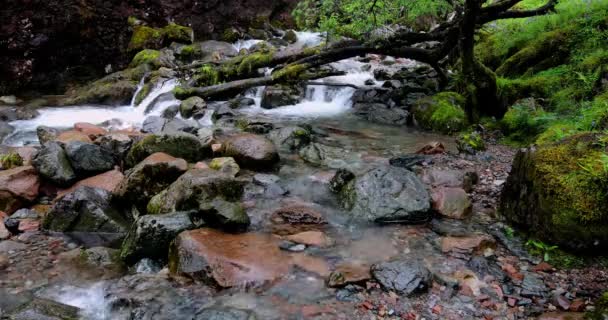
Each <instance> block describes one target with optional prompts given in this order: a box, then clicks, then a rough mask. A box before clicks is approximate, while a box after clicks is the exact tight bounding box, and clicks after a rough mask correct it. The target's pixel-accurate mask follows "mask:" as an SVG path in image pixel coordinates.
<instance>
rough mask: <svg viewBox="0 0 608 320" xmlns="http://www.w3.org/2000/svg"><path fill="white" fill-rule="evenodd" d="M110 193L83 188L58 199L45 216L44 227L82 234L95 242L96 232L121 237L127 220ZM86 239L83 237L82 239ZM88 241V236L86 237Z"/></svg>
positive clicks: (76, 234)
mask: <svg viewBox="0 0 608 320" xmlns="http://www.w3.org/2000/svg"><path fill="white" fill-rule="evenodd" d="M109 200H110V192H108V191H106V190H103V189H96V188H91V187H80V188H78V189H76V190H75V191H74V192H72V193H68V194H66V195H65V196H64V197H63V198H61V199H60V200H59V201H57V202H55V204H54V205H53V208H52V209H51V211H50V212H49V213H48V215H47V216H46V217H45V219H44V222H43V228H44V229H47V230H50V231H59V232H64V233H70V234H74V235H75V236H77V237H78V236H79V235H78V234H79V233H80V234H82V236H83V237H84V238H86V237H89V236H90V237H91V241H94V239H93V238H94V236H95V234H96V233H101V234H108V236H109V237H110V238H111V239H114V240H116V239H120V238H122V236H123V235H124V233H126V231H127V229H126V225H127V223H126V221H125V219H124V218H123V217H122V216H121V215H120V213H118V212H117V211H116V210H115V209H114V208H112V207H111V206H110V201H109ZM80 240H83V239H80ZM84 240H86V239H84Z"/></svg>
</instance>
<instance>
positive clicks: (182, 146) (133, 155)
mask: <svg viewBox="0 0 608 320" xmlns="http://www.w3.org/2000/svg"><path fill="white" fill-rule="evenodd" d="M156 152H164V153H167V154H169V155H172V156H174V157H176V158H183V159H185V160H186V161H189V162H196V161H199V160H202V159H204V158H205V157H207V156H209V155H210V154H211V146H210V145H209V144H207V143H205V142H203V141H201V140H200V139H199V138H197V137H196V136H195V135H193V134H190V133H185V132H182V133H173V134H162V135H149V136H147V137H145V138H143V139H142V140H141V141H139V142H137V143H136V144H134V145H133V147H132V148H131V150H130V151H129V153H128V154H127V159H126V161H127V165H128V166H129V167H133V166H135V165H136V164H138V163H139V162H141V161H142V160H144V159H145V158H146V157H148V156H149V155H151V154H153V153H156Z"/></svg>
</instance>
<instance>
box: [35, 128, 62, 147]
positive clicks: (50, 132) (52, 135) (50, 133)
mask: <svg viewBox="0 0 608 320" xmlns="http://www.w3.org/2000/svg"><path fill="white" fill-rule="evenodd" d="M36 135H37V136H38V142H40V144H41V145H44V144H45V143H47V142H49V141H55V140H56V139H57V136H58V135H59V130H57V129H55V128H51V127H47V126H39V127H37V128H36Z"/></svg>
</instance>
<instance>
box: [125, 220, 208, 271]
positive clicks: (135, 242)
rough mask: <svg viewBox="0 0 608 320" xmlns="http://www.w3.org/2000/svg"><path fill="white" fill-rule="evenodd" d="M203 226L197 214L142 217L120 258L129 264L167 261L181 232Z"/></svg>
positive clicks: (126, 241)
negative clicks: (144, 259) (169, 252)
mask: <svg viewBox="0 0 608 320" xmlns="http://www.w3.org/2000/svg"><path fill="white" fill-rule="evenodd" d="M203 224H204V223H203V221H202V220H201V219H200V218H199V217H197V215H196V213H195V212H176V213H171V214H162V215H146V216H141V217H139V218H138V219H137V220H136V221H135V223H134V224H133V225H132V226H131V229H130V230H129V233H128V234H127V236H126V238H125V240H124V242H123V244H122V247H121V251H120V257H121V258H122V259H123V260H125V261H126V262H127V263H135V262H137V261H138V260H140V259H142V258H154V259H161V260H165V259H167V254H168V253H167V250H168V249H169V244H170V243H171V241H173V239H175V237H177V235H178V234H179V233H180V232H182V231H186V230H191V229H196V228H200V227H202V226H203Z"/></svg>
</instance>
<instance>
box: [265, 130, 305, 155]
mask: <svg viewBox="0 0 608 320" xmlns="http://www.w3.org/2000/svg"><path fill="white" fill-rule="evenodd" d="M268 138H269V139H270V140H271V141H272V142H274V144H275V145H276V146H277V148H278V149H279V150H281V151H287V152H290V151H295V150H298V149H300V148H301V147H303V146H305V145H307V144H308V143H310V141H311V140H312V135H311V133H310V131H309V130H308V129H305V128H302V127H298V126H289V127H283V128H280V129H275V130H272V131H270V132H269V133H268Z"/></svg>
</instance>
